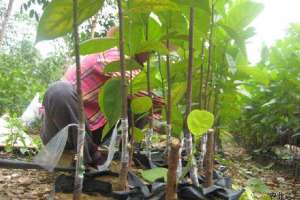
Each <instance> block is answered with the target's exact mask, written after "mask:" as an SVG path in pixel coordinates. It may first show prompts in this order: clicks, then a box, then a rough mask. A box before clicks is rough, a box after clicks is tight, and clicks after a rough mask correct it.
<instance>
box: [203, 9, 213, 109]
mask: <svg viewBox="0 0 300 200" xmlns="http://www.w3.org/2000/svg"><path fill="white" fill-rule="evenodd" d="M213 31H214V3H212V6H211V22H210V31H209V39H208V44H209V46H208V62H207V75H206V80H205V87H204V108H205V109H208V104H209V102H208V90H209V88H208V84H209V80H210V77H211V73H212V72H211V70H212V69H211V65H212V50H213Z"/></svg>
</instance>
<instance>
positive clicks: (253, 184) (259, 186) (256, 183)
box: [247, 178, 270, 193]
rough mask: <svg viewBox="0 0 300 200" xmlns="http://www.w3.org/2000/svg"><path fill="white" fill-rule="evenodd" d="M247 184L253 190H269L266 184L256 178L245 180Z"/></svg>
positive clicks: (265, 191)
mask: <svg viewBox="0 0 300 200" xmlns="http://www.w3.org/2000/svg"><path fill="white" fill-rule="evenodd" d="M247 186H248V187H249V188H251V190H252V191H253V192H259V193H268V192H269V191H270V190H269V188H268V186H266V184H265V183H264V182H263V181H262V180H260V179H258V178H251V179H249V180H248V181H247Z"/></svg>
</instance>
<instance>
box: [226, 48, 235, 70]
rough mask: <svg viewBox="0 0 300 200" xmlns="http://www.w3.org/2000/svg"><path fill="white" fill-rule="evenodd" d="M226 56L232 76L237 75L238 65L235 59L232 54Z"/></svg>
mask: <svg viewBox="0 0 300 200" xmlns="http://www.w3.org/2000/svg"><path fill="white" fill-rule="evenodd" d="M225 56H226V60H227V63H228V66H229V71H230V73H231V74H235V73H236V72H237V67H236V63H235V61H234V59H233V57H232V56H231V55H230V54H227V53H226V54H225Z"/></svg>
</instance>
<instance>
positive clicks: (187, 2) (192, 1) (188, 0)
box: [172, 0, 210, 12]
mask: <svg viewBox="0 0 300 200" xmlns="http://www.w3.org/2000/svg"><path fill="white" fill-rule="evenodd" d="M172 1H173V2H175V3H177V4H179V5H180V6H188V7H196V8H200V9H203V10H205V11H207V12H210V8H209V0H172Z"/></svg>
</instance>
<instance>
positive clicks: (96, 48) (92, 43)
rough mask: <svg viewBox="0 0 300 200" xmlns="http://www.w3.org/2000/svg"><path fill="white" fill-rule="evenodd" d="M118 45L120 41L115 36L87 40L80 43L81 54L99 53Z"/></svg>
mask: <svg viewBox="0 0 300 200" xmlns="http://www.w3.org/2000/svg"><path fill="white" fill-rule="evenodd" d="M117 45H118V41H117V40H116V39H115V38H96V39H91V40H86V41H84V42H82V43H81V44H80V54H81V55H87V54H92V53H99V52H102V51H105V50H107V49H110V48H112V47H115V46H117Z"/></svg>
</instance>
